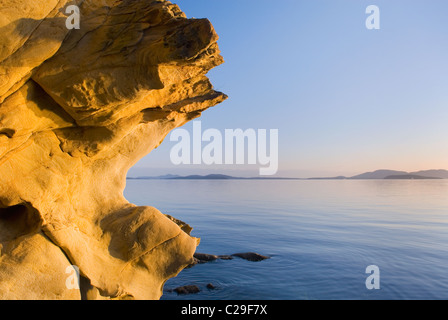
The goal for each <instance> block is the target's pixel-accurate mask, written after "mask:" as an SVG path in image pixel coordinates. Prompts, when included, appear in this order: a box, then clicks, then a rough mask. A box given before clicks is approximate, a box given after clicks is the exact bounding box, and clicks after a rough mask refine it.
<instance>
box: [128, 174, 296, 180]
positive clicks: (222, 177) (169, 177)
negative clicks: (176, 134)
mask: <svg viewBox="0 0 448 320" xmlns="http://www.w3.org/2000/svg"><path fill="white" fill-rule="evenodd" d="M128 179H130V180H305V179H301V178H282V177H249V178H247V177H233V176H228V175H225V174H209V175H204V176H201V175H190V176H178V175H172V174H168V175H163V176H156V177H135V178H133V177H128Z"/></svg>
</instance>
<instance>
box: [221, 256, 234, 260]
mask: <svg viewBox="0 0 448 320" xmlns="http://www.w3.org/2000/svg"><path fill="white" fill-rule="evenodd" d="M218 258H219V259H221V260H232V259H233V257H232V256H229V255H221V256H218Z"/></svg>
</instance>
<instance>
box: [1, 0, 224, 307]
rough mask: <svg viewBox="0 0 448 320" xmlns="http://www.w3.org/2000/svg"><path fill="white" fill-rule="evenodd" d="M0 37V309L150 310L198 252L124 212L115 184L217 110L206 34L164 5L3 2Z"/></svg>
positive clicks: (171, 224)
mask: <svg viewBox="0 0 448 320" xmlns="http://www.w3.org/2000/svg"><path fill="white" fill-rule="evenodd" d="M73 4H75V5H78V6H79V8H80V12H81V24H80V29H72V30H68V29H67V27H66V18H67V15H66V14H65V8H66V6H67V5H73ZM0 31H1V32H0V299H80V298H86V299H159V298H160V296H161V295H162V288H163V284H164V282H165V281H166V280H167V279H169V278H170V277H173V276H176V275H177V274H178V273H179V272H180V271H181V270H182V269H183V268H184V267H186V266H187V265H189V264H190V263H191V262H192V261H193V254H194V252H195V250H196V246H197V244H198V239H195V238H193V237H191V236H190V235H189V234H188V233H189V231H190V230H191V228H189V227H188V225H186V224H184V223H182V222H180V221H178V220H176V219H174V218H172V217H170V216H166V215H164V214H162V213H161V212H159V211H158V210H157V209H155V208H152V207H137V206H135V205H133V204H130V203H128V201H127V200H126V199H125V198H124V197H123V190H124V188H125V184H126V173H127V171H128V170H129V168H131V167H132V166H133V165H134V164H135V163H136V162H137V161H138V160H139V159H140V158H142V157H143V156H144V155H146V154H148V153H149V152H150V151H151V150H153V149H154V148H156V147H157V146H158V145H159V144H160V143H161V141H162V140H163V139H164V137H165V136H166V135H167V134H168V133H169V132H170V131H171V130H172V129H174V128H176V127H179V126H182V125H183V124H185V123H186V122H188V121H190V120H192V119H194V118H196V117H198V116H200V115H201V112H202V111H204V110H206V109H207V108H209V107H212V106H214V105H216V104H218V103H220V102H222V101H223V100H225V99H226V96H225V95H224V94H222V93H220V92H217V91H215V90H213V87H212V85H211V83H210V82H209V80H208V79H207V77H206V76H205V74H206V73H207V72H208V71H209V70H210V69H211V68H213V67H215V66H218V65H219V64H221V63H222V62H223V59H222V57H221V56H220V53H219V49H218V45H217V40H218V36H217V35H216V33H215V31H214V29H213V27H212V25H211V24H210V22H209V21H208V20H206V19H187V18H186V16H185V15H184V13H182V12H181V11H180V9H179V8H178V7H177V6H176V5H174V4H172V3H170V2H168V1H163V0H156V1H150V0H84V1H82V0H77V1H70V2H69V1H67V0H59V1H58V0H46V1H31V0H2V1H0ZM173 197H175V195H173ZM70 265H76V266H77V267H78V268H79V270H80V274H81V286H80V289H79V290H78V289H69V288H68V287H67V285H66V279H67V277H68V276H69V275H68V274H67V273H66V271H67V267H68V266H70Z"/></svg>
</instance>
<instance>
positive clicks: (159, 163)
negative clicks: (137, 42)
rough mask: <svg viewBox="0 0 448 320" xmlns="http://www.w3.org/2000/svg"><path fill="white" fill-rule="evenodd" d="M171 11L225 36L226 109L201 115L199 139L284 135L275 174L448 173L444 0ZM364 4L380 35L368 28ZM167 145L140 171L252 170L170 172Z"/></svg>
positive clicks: (256, 2) (238, 4) (246, 2)
mask: <svg viewBox="0 0 448 320" xmlns="http://www.w3.org/2000/svg"><path fill="white" fill-rule="evenodd" d="M173 2H174V3H177V4H178V5H179V6H180V8H181V9H182V10H183V11H184V12H185V13H186V14H187V16H188V17H189V18H192V17H195V18H208V19H209V20H210V21H211V22H212V24H213V25H214V27H215V29H216V31H217V33H218V35H219V36H220V40H219V42H218V43H219V46H220V48H221V52H222V55H223V57H224V59H225V61H226V62H225V63H224V64H223V65H221V66H219V67H217V68H215V69H213V70H212V71H211V72H210V73H209V77H210V79H211V81H212V83H213V84H214V86H215V89H216V90H218V91H222V92H225V93H226V94H227V95H229V99H228V100H227V101H226V102H224V103H222V104H220V105H218V106H216V107H214V108H211V109H209V110H207V111H205V112H204V113H203V115H202V117H201V118H200V119H199V120H201V121H202V127H203V129H204V130H205V129H207V128H216V129H219V130H221V131H222V132H224V129H236V128H241V129H248V128H254V129H259V128H261V129H279V175H293V176H302V177H305V176H314V175H339V174H342V175H351V174H357V173H360V172H364V171H372V170H375V169H396V170H406V171H417V170H422V169H442V168H443V169H448V165H447V164H448V145H447V138H448V90H447V89H448V62H447V53H448V19H447V15H448V1H446V0H431V1H422V0H419V1H403V0H394V1H386V0H369V1H364V0H356V1H353V0H339V1H334V0H319V1H316V0H284V1H282V2H281V3H280V2H278V1H272V0H271V1H267V0H178V1H173ZM371 4H373V5H377V6H378V7H379V8H380V12H381V16H380V17H381V25H380V26H381V29H380V30H368V29H367V28H366V27H365V21H366V18H367V17H368V15H367V14H366V13H365V10H366V8H367V6H368V5H371ZM184 128H185V129H187V130H189V131H190V132H192V125H191V123H190V124H187V125H186V126H185V127H184ZM174 145H175V142H170V141H169V136H168V137H167V139H166V140H165V141H164V142H163V143H162V145H161V146H160V147H159V148H158V149H156V150H154V151H153V152H151V154H150V155H149V156H147V157H145V158H144V159H142V160H141V161H140V162H139V163H138V164H137V165H136V167H148V168H151V170H150V171H148V174H158V173H160V174H165V173H168V172H175V173H182V172H185V173H192V172H194V171H195V170H196V171H197V170H199V169H203V170H205V172H209V171H210V172H211V171H213V172H216V171H220V172H223V173H225V172H229V170H243V171H244V170H246V169H251V170H252V172H254V173H256V172H257V171H258V167H259V166H258V165H257V166H250V167H249V168H248V167H245V166H237V165H233V166H218V167H216V166H215V167H213V168H208V167H207V166H201V167H199V166H192V165H182V166H179V167H175V166H174V165H171V164H170V155H169V153H170V149H171V148H172V147H173V146H174ZM245 172H249V171H247V170H246V171H245Z"/></svg>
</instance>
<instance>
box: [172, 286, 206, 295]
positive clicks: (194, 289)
mask: <svg viewBox="0 0 448 320" xmlns="http://www.w3.org/2000/svg"><path fill="white" fill-rule="evenodd" d="M174 292H176V293H177V294H195V293H199V292H201V289H199V287H198V286H196V285H188V286H183V287H178V288H176V289H174Z"/></svg>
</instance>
